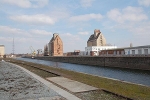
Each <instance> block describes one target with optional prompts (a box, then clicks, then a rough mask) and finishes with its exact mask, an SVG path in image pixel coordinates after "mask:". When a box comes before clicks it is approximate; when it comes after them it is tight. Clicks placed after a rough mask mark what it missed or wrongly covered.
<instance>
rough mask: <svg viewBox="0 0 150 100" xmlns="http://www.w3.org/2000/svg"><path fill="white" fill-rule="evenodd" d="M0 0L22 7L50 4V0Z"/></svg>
mask: <svg viewBox="0 0 150 100" xmlns="http://www.w3.org/2000/svg"><path fill="white" fill-rule="evenodd" d="M0 2H2V3H7V4H10V5H15V6H18V7H21V8H31V7H33V8H37V7H44V6H45V5H47V4H48V0H1V1H0Z"/></svg>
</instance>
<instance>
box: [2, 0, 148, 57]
mask: <svg viewBox="0 0 150 100" xmlns="http://www.w3.org/2000/svg"><path fill="white" fill-rule="evenodd" d="M94 29H100V31H101V32H102V34H103V35H104V37H105V38H106V42H107V44H112V45H115V46H117V47H118V48H119V47H129V45H130V43H132V44H133V46H141V45H150V0H0V45H5V53H6V54H10V53H12V52H13V49H12V48H13V37H14V48H15V49H14V50H15V54H19V53H25V54H26V53H31V50H30V47H31V46H32V47H33V48H34V49H35V50H37V49H44V45H46V44H47V43H48V42H49V41H50V39H51V38H52V36H53V33H58V34H59V35H60V37H61V39H62V41H63V48H64V52H73V51H74V50H81V51H84V50H85V47H86V46H87V40H88V38H89V37H90V35H92V34H93V33H94Z"/></svg>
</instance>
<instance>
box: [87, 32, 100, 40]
mask: <svg viewBox="0 0 150 100" xmlns="http://www.w3.org/2000/svg"><path fill="white" fill-rule="evenodd" d="M100 34H101V32H100V33H98V34H97V36H96V37H94V34H92V35H91V36H90V37H89V39H88V42H89V41H93V40H96V39H97V38H98V37H99V35H100Z"/></svg>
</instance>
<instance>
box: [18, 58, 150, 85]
mask: <svg viewBox="0 0 150 100" xmlns="http://www.w3.org/2000/svg"><path fill="white" fill-rule="evenodd" d="M16 59H18V60H23V61H28V62H34V63H38V64H44V65H48V66H53V67H59V68H63V69H68V70H72V71H76V72H83V73H87V74H92V75H97V76H101V77H107V78H113V79H117V80H121V81H126V82H131V83H135V84H142V85H146V86H149V87H150V71H141V70H131V69H122V68H110V67H103V66H101V67H97V66H89V65H78V64H70V63H62V62H53V61H45V60H37V59H29V58H16Z"/></svg>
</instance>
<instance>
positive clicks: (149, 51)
mask: <svg viewBox="0 0 150 100" xmlns="http://www.w3.org/2000/svg"><path fill="white" fill-rule="evenodd" d="M124 51H125V55H150V45H146V46H137V47H129V48H124Z"/></svg>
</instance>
